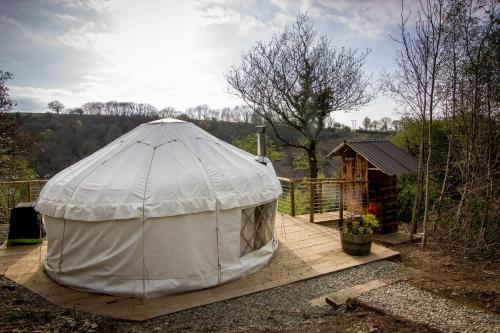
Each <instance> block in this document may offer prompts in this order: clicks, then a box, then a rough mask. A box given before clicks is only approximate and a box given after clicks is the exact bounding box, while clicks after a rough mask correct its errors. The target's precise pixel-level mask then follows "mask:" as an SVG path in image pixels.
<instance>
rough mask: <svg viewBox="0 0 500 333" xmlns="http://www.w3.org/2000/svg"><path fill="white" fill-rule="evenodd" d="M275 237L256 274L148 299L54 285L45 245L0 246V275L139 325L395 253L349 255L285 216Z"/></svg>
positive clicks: (329, 232) (329, 237) (67, 303)
mask: <svg viewBox="0 0 500 333" xmlns="http://www.w3.org/2000/svg"><path fill="white" fill-rule="evenodd" d="M276 233H277V236H278V239H279V248H278V251H277V253H276V255H275V256H274V257H273V259H272V260H271V262H270V263H269V264H268V265H267V266H266V267H264V268H263V269H261V270H260V271H258V272H257V273H254V274H252V275H250V276H248V277H246V278H243V279H240V280H238V281H234V282H230V283H227V284H223V285H221V286H218V287H214V288H209V289H204V290H198V291H193V292H188V293H184V294H177V295H171V296H164V297H159V298H155V299H150V300H142V299H134V298H125V297H116V296H107V295H100V294H92V293H85V292H81V291H76V290H73V289H70V288H67V287H63V286H61V285H59V284H57V283H55V282H54V281H52V280H51V279H50V278H49V277H48V276H47V275H46V274H45V273H44V272H43V269H42V267H41V264H40V263H41V260H42V258H43V256H44V254H45V251H46V246H45V244H44V245H41V246H20V247H13V248H5V247H3V248H0V273H4V274H5V276H6V277H8V278H9V279H11V280H13V281H15V282H17V283H19V284H21V285H23V286H25V287H26V288H29V289H31V290H32V291H33V292H35V293H37V294H39V295H41V296H43V297H45V298H46V299H47V300H49V301H51V302H53V303H55V304H57V305H59V306H60V307H63V308H68V309H77V310H79V311H85V312H89V313H94V314H99V315H107V316H111V317H114V318H119V319H127V320H136V321H142V320H147V319H150V318H154V317H158V316H161V315H165V314H168V313H173V312H177V311H181V310H185V309H190V308H194V307H198V306H202V305H206V304H210V303H214V302H218V301H222V300H226V299H230V298H235V297H239V296H243V295H247V294H251V293H255V292H258V291H261V290H266V289H270V288H274V287H278V286H282V285H285V284H289V283H292V282H296V281H300V280H305V279H309V278H312V277H315V276H319V275H323V274H327V273H331V272H335V271H339V270H343V269H347V268H350V267H354V266H358V265H362V264H365V263H368V262H372V261H377V260H382V259H386V258H390V257H394V256H397V255H398V253H397V252H395V251H392V250H390V249H387V248H385V247H382V246H379V245H375V244H373V247H372V253H371V254H370V255H368V256H365V257H352V256H348V255H346V254H344V253H343V252H342V251H341V249H340V240H339V235H338V233H337V232H336V231H335V230H334V229H332V228H328V227H325V226H321V225H318V224H311V223H303V222H301V221H300V220H298V219H296V218H291V217H289V216H284V215H278V216H277V218H276Z"/></svg>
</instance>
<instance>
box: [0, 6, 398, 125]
mask: <svg viewBox="0 0 500 333" xmlns="http://www.w3.org/2000/svg"><path fill="white" fill-rule="evenodd" d="M400 10H401V1H400V0H267V1H266V0H241V1H240V0H238V1H237V0H232V1H229V0H199V1H190V0H183V1H181V0H177V1H174V0H109V1H104V0H99V1H97V0H95V1H94V0H0V31H1V32H0V45H2V47H1V48H0V68H1V69H3V70H7V71H10V72H12V73H13V74H14V79H13V80H11V81H9V82H8V85H9V89H10V94H11V97H13V99H15V100H16V101H17V103H18V105H17V107H16V109H15V110H16V111H23V112H46V111H47V103H48V102H50V101H52V100H59V101H61V102H62V103H63V104H64V105H65V106H66V107H77V106H80V105H82V104H83V103H85V102H90V101H101V102H106V101H109V100H117V101H131V102H137V103H150V104H152V105H154V106H155V107H157V108H158V109H161V108H163V107H167V106H172V107H175V108H176V109H178V110H184V109H185V108H187V107H190V106H196V105H199V104H208V105H209V106H210V107H212V108H222V107H225V106H234V105H238V104H243V101H242V100H240V99H238V98H236V97H235V96H233V95H231V94H230V93H229V91H228V85H227V82H226V79H225V77H224V74H225V73H227V72H228V71H229V69H230V67H231V66H232V65H238V63H239V59H240V57H241V54H242V52H245V51H246V50H248V49H249V48H250V47H251V46H252V45H253V44H254V43H255V42H256V41H258V40H267V39H269V38H270V36H272V34H273V33H275V32H279V30H281V29H282V28H283V27H284V26H285V25H286V24H289V23H291V22H293V21H294V20H295V18H296V17H297V15H298V14H299V13H301V12H302V13H304V12H307V15H308V17H309V19H310V20H311V22H312V23H313V24H314V26H315V28H316V29H317V31H318V34H319V35H324V36H327V37H328V38H329V39H330V40H331V42H332V44H333V45H335V46H336V47H349V48H356V49H358V50H359V51H360V52H362V51H364V50H366V49H370V50H371V53H370V54H369V56H368V58H367V60H366V66H365V71H366V73H367V74H368V75H370V74H371V75H373V81H374V83H376V81H377V79H378V77H379V74H380V72H381V71H382V70H385V71H389V72H390V71H391V70H393V67H394V55H395V52H396V51H397V48H398V47H399V46H398V44H397V43H396V42H394V41H393V40H392V39H391V37H390V36H397V33H398V29H397V24H398V22H399V20H400ZM366 116H368V117H370V118H371V119H379V118H381V117H384V116H389V117H391V118H393V119H394V118H398V113H397V111H396V106H395V104H394V103H393V102H392V100H391V99H390V97H388V96H384V95H380V94H379V96H378V97H377V99H376V100H375V101H374V102H372V103H370V104H369V105H367V106H364V107H362V108H361V109H360V110H359V111H356V112H350V113H345V112H336V113H334V114H333V117H334V119H335V120H337V121H339V122H341V123H343V124H346V125H349V126H351V124H352V121H351V120H356V121H357V126H358V127H359V126H360V125H361V120H362V119H363V118H364V117H366Z"/></svg>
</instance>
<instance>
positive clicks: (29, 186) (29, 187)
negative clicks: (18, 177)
mask: <svg viewBox="0 0 500 333" xmlns="http://www.w3.org/2000/svg"><path fill="white" fill-rule="evenodd" d="M28 202H31V182H28Z"/></svg>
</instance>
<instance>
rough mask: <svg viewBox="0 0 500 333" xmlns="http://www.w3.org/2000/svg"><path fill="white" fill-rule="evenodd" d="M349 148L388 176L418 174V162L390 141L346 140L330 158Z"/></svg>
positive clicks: (332, 152) (333, 151)
mask: <svg viewBox="0 0 500 333" xmlns="http://www.w3.org/2000/svg"><path fill="white" fill-rule="evenodd" d="M349 148H351V149H352V150H354V151H355V152H356V153H358V154H359V155H361V156H362V157H363V158H365V159H366V160H367V161H368V162H370V163H371V164H373V165H374V166H376V167H377V168H378V169H380V170H381V171H382V172H383V173H385V174H386V175H388V176H400V175H406V174H414V173H417V168H418V162H417V160H416V159H415V158H414V157H413V156H411V155H410V154H408V153H407V152H406V151H404V150H402V149H401V148H399V147H398V146H396V145H395V144H393V143H392V142H390V141H388V140H368V139H361V140H344V141H343V142H342V143H341V144H340V145H338V146H337V147H336V148H335V149H334V150H332V151H331V153H330V154H328V156H338V155H341V154H342V153H343V152H344V151H345V150H347V149H349Z"/></svg>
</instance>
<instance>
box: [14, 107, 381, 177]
mask: <svg viewBox="0 0 500 333" xmlns="http://www.w3.org/2000/svg"><path fill="white" fill-rule="evenodd" d="M13 115H14V117H15V118H16V120H17V122H18V123H19V124H20V126H21V128H22V129H23V130H25V131H27V132H28V133H29V134H31V135H32V136H33V137H34V139H35V141H36V142H37V147H35V149H34V150H33V153H32V155H31V156H29V160H30V162H31V165H33V166H35V167H36V172H37V173H38V175H39V177H40V178H49V177H51V176H53V175H55V174H56V173H57V172H59V171H61V170H62V169H64V168H66V167H68V166H70V165H71V164H73V163H76V162H77V161H79V160H81V159H82V158H84V157H86V156H88V155H90V154H92V153H93V152H95V151H97V150H98V149H100V148H102V147H104V146H105V145H106V144H108V143H109V142H111V141H113V140H114V139H116V138H118V137H119V136H121V135H123V134H125V133H127V132H128V131H130V130H132V129H133V128H135V127H137V126H139V125H140V124H142V123H146V122H149V121H152V120H155V119H156V118H152V117H143V116H97V115H67V114H64V115H56V114H53V113H15V114H13ZM189 121H191V122H193V123H194V124H196V125H197V126H199V127H201V128H203V129H204V130H206V131H207V132H209V133H211V134H212V135H214V136H215V137H217V138H219V139H221V140H224V141H226V142H229V143H233V142H234V141H235V140H236V139H243V138H245V137H247V136H248V135H249V134H252V133H255V132H256V130H255V125H254V124H251V123H237V122H223V121H213V120H208V121H201V120H189ZM282 131H283V133H282V135H283V136H285V137H287V138H294V137H296V134H295V133H293V132H292V131H290V130H286V129H282ZM386 136H388V134H387V133H378V132H351V131H350V129H349V128H329V129H326V130H325V131H324V132H323V133H322V136H321V140H322V141H321V144H320V150H321V155H322V156H323V157H324V156H326V155H327V154H328V153H329V152H330V151H331V150H332V149H333V148H334V147H335V146H337V145H338V144H339V143H340V141H342V140H344V139H352V138H374V137H376V138H383V137H386ZM269 139H270V140H271V141H272V142H274V144H276V145H277V146H280V143H279V140H277V139H276V137H275V136H274V135H273V133H272V131H269ZM279 149H280V150H282V151H283V153H284V154H283V155H284V156H283V158H281V159H280V160H279V161H276V162H275V163H274V164H275V168H276V171H277V173H278V175H280V176H286V177H302V176H304V175H303V171H297V170H294V169H293V156H294V154H295V153H296V150H295V149H292V148H290V147H279ZM323 172H324V173H325V174H326V175H327V176H332V175H334V176H335V175H337V173H338V162H335V161H327V162H326V163H324V168H323Z"/></svg>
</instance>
